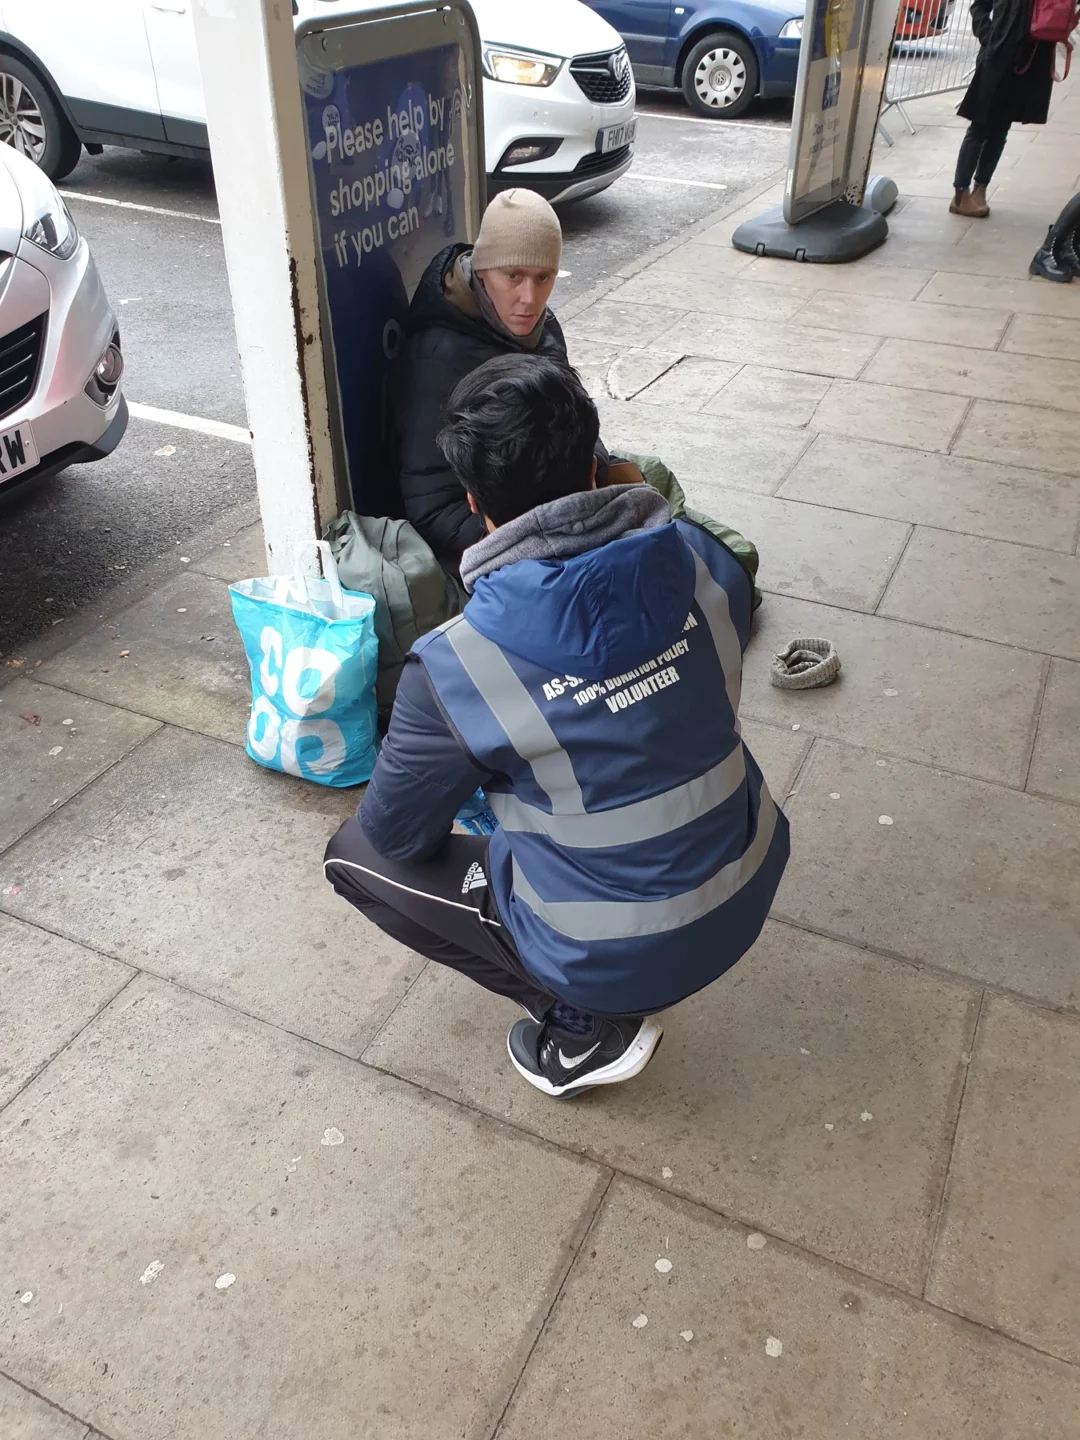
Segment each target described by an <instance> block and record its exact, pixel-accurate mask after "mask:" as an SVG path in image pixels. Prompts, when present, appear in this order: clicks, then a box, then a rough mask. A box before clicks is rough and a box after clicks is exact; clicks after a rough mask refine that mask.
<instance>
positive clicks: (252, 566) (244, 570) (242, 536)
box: [191, 524, 269, 585]
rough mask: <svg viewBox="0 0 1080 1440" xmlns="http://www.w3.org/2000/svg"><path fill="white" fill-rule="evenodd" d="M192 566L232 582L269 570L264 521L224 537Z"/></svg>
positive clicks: (204, 573) (193, 562)
mask: <svg viewBox="0 0 1080 1440" xmlns="http://www.w3.org/2000/svg"><path fill="white" fill-rule="evenodd" d="M191 568H192V569H193V570H198V571H199V572H200V573H201V574H203V575H213V576H215V577H216V578H217V579H218V580H224V581H225V582H226V583H227V584H229V585H231V584H232V583H233V581H234V580H247V579H248V578H249V577H250V576H252V575H266V574H268V573H269V572H268V570H267V561H266V541H265V540H264V538H263V527H262V525H261V524H259V525H249V526H248V527H247V528H246V529H244V530H240V531H239V532H238V533H237V534H236V535H234V536H233V537H232V538H231V539H230V540H223V541H222V543H221V544H220V545H215V546H214V548H213V550H211V551H209V552H208V553H207V554H206V555H201V556H199V558H198V559H196V560H193V561H192V562H191Z"/></svg>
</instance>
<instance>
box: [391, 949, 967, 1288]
mask: <svg viewBox="0 0 1080 1440" xmlns="http://www.w3.org/2000/svg"><path fill="white" fill-rule="evenodd" d="M977 1001H978V992H977V991H975V990H972V989H970V988H968V987H964V986H958V985H956V984H953V983H951V982H948V981H943V980H941V979H939V978H937V977H933V976H930V975H926V974H922V973H920V972H919V971H917V970H914V969H913V968H911V967H910V966H905V965H900V964H898V963H896V962H895V961H894V962H888V961H882V960H881V959H880V958H879V957H877V956H867V955H866V954H864V953H863V952H861V951H858V950H853V949H851V948H850V947H848V946H846V945H838V944H836V943H835V942H834V941H831V940H824V939H822V938H820V937H818V936H815V935H809V934H807V933H805V932H804V931H800V930H795V929H792V928H790V927H788V926H782V925H769V926H767V927H766V931H765V933H764V935H763V936H762V938H761V940H760V941H759V942H758V944H757V946H756V947H755V948H754V949H753V950H752V951H751V952H750V953H749V954H748V955H747V956H745V957H744V958H743V959H742V961H740V963H739V964H738V965H737V966H736V967H735V968H734V970H732V971H730V972H729V973H728V974H727V975H725V976H724V977H723V978H722V979H720V980H719V981H717V983H716V984H715V985H712V986H710V987H708V989H706V990H704V991H702V992H701V993H700V994H698V995H696V996H694V997H693V998H692V999H690V1000H688V1001H685V1002H684V1003H683V1004H681V1005H678V1006H676V1007H675V1008H674V1009H673V1010H670V1011H668V1012H667V1013H666V1015H665V1017H664V1022H663V1023H664V1028H665V1035H664V1043H663V1045H662V1046H661V1048H660V1050H659V1052H658V1053H657V1056H656V1059H655V1060H654V1061H653V1062H652V1064H651V1065H650V1066H649V1068H648V1070H647V1071H646V1072H645V1073H644V1074H643V1075H642V1076H641V1077H640V1078H639V1079H638V1080H636V1081H634V1082H633V1084H628V1085H626V1086H619V1087H617V1088H613V1089H611V1090H608V1091H605V1090H597V1091H594V1092H593V1093H592V1094H591V1095H589V1096H587V1097H582V1099H581V1101H580V1103H578V1102H575V1103H574V1104H572V1105H571V1104H566V1105H551V1104H548V1105H545V1104H544V1103H543V1100H544V1097H543V1096H540V1095H538V1094H537V1093H536V1092H535V1091H534V1090H532V1089H531V1087H529V1086H527V1085H525V1084H524V1083H523V1082H522V1081H521V1080H520V1079H519V1078H518V1077H517V1075H516V1074H515V1073H514V1072H513V1071H512V1070H511V1069H510V1067H509V1064H508V1062H507V1058H506V1044H505V1036H506V1030H507V1027H508V1024H512V1023H513V1021H514V1019H515V1018H516V1017H515V1015H514V1013H513V1007H512V1006H510V1005H509V1003H508V1002H506V1001H503V1000H497V999H496V998H495V997H488V996H487V994H486V992H481V991H478V990H477V989H476V987H475V986H473V985H470V983H469V982H468V981H467V980H464V979H462V978H461V977H460V976H458V975H457V974H456V973H454V972H451V971H448V970H446V969H444V968H443V967H440V966H437V965H432V966H429V967H428V969H427V970H426V971H425V972H424V974H423V975H422V976H421V978H420V979H419V980H418V981H417V983H416V985H415V986H414V987H413V989H412V990H411V991H410V992H409V995H408V998H407V999H406V1000H405V1001H404V1003H403V1004H402V1005H401V1006H400V1007H399V1009H398V1010H397V1011H396V1012H395V1013H394V1015H393V1017H392V1018H391V1020H390V1022H389V1024H388V1025H387V1026H386V1027H385V1029H383V1030H382V1031H381V1032H380V1034H379V1036H378V1038H377V1039H376V1040H375V1042H374V1043H373V1044H372V1045H371V1046H370V1047H369V1048H368V1050H367V1051H366V1052H365V1056H364V1058H365V1060H367V1061H369V1062H371V1063H374V1064H377V1065H379V1066H382V1067H385V1068H386V1069H389V1070H392V1071H393V1072H394V1073H395V1074H398V1075H402V1076H405V1077H406V1078H408V1079H411V1080H414V1081H416V1082H417V1083H419V1084H421V1085H425V1086H429V1087H430V1088H432V1089H435V1090H438V1091H440V1092H442V1093H443V1094H445V1095H448V1096H450V1097H452V1098H454V1099H458V1100H462V1101H463V1102H464V1103H466V1104H469V1105H475V1106H479V1108H481V1109H482V1110H485V1111H487V1112H489V1113H491V1114H494V1115H498V1116H506V1117H507V1118H508V1119H510V1120H512V1121H513V1123H514V1124H517V1125H521V1126H524V1127H525V1128H526V1129H528V1130H531V1131H533V1132H534V1133H535V1134H538V1135H542V1136H543V1137H544V1138H545V1139H547V1140H551V1141H553V1142H555V1143H556V1144H558V1145H562V1146H565V1147H568V1148H570V1149H573V1150H578V1149H581V1150H584V1151H586V1152H587V1153H588V1154H590V1155H592V1156H594V1157H595V1158H597V1159H599V1160H602V1161H604V1162H605V1163H606V1164H608V1165H611V1166H614V1167H616V1168H618V1169H620V1170H624V1171H629V1172H630V1173H632V1174H635V1175H637V1176H639V1177H640V1178H641V1179H643V1180H649V1181H651V1182H653V1183H654V1184H658V1185H662V1186H665V1187H667V1188H670V1189H672V1190H674V1191H677V1192H678V1193H679V1194H681V1195H684V1196H686V1197H688V1198H690V1199H693V1200H697V1201H701V1202H703V1203H705V1204H707V1205H709V1206H711V1207H714V1208H716V1209H719V1210H721V1211H723V1212H725V1213H726V1214H734V1215H737V1216H739V1217H740V1218H742V1219H745V1220H747V1221H749V1222H752V1223H754V1224H756V1225H759V1226H761V1227H762V1228H763V1229H766V1230H770V1231H772V1232H774V1233H777V1234H781V1235H783V1236H785V1237H786V1238H788V1239H790V1240H795V1241H798V1242H799V1243H800V1244H803V1245H805V1246H807V1247H808V1248H809V1249H811V1250H814V1251H816V1252H817V1253H819V1254H822V1255H827V1256H828V1257H829V1258H831V1259H833V1260H837V1261H839V1262H841V1263H842V1264H845V1265H850V1266H852V1267H853V1268H855V1269H856V1270H859V1271H861V1272H862V1273H864V1274H870V1275H875V1276H877V1277H878V1278H880V1279H883V1280H887V1281H889V1282H891V1283H892V1284H895V1285H898V1286H901V1287H902V1288H905V1289H907V1290H910V1291H913V1292H916V1291H920V1290H921V1289H922V1284H923V1279H924V1277H925V1272H926V1266H927V1263H928V1260H929V1250H930V1240H931V1235H932V1229H933V1221H934V1217H935V1215H936V1212H937V1207H938V1204H939V1201H940V1197H941V1191H942V1187H943V1186H944V1183H945V1171H946V1167H947V1164H948V1156H949V1145H950V1141H951V1138H952V1132H953V1126H954V1124H955V1117H956V1112H957V1108H958V1106H959V1103H960V1090H961V1084H962V1078H963V1070H964V1065H963V1062H962V1060H961V1055H962V1054H963V1053H964V1051H965V1050H967V1048H968V1047H969V1045H970V1041H971V1037H972V1034H973V1033H974V1026H975V1010H976V1005H977ZM863 1116H866V1117H867V1118H866V1119H863V1118H862V1117H863ZM666 1171H670V1172H671V1173H670V1176H667V1175H666V1174H665V1172H666Z"/></svg>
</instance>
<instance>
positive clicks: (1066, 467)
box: [952, 286, 1080, 475]
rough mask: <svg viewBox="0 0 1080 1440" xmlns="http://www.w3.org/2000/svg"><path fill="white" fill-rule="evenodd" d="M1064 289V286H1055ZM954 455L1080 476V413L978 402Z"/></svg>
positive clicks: (963, 428) (969, 416)
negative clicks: (1079, 414)
mask: <svg viewBox="0 0 1080 1440" xmlns="http://www.w3.org/2000/svg"><path fill="white" fill-rule="evenodd" d="M1054 288H1055V289H1060V288H1061V287H1060V286H1055V287H1054ZM952 448H953V453H954V454H955V455H971V456H974V458H975V459H977V460H997V461H1000V462H1001V464H1003V465H1027V466H1030V467H1031V468H1032V469H1035V470H1051V471H1054V472H1056V473H1058V474H1061V475H1080V416H1078V415H1074V414H1072V413H1070V412H1069V411H1065V410H1038V409H1036V408H1035V407H1034V406H1033V405H1006V404H1004V403H1003V402H1001V401H994V402H991V401H989V400H976V401H975V403H974V404H973V405H972V407H971V409H970V411H969V412H968V415H967V418H966V419H965V421H964V423H963V425H962V426H961V427H960V430H959V431H958V433H957V437H956V441H955V443H954V445H953V447H952Z"/></svg>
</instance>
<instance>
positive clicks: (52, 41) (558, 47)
mask: <svg viewBox="0 0 1080 1440" xmlns="http://www.w3.org/2000/svg"><path fill="white" fill-rule="evenodd" d="M328 3H330V4H333V3H336V0H297V3H296V4H295V5H294V12H295V13H296V15H297V19H298V20H303V19H307V18H310V17H311V16H314V15H318V14H319V13H325V10H326V8H327V4H328ZM341 3H342V4H343V5H348V7H349V8H350V9H378V8H380V7H381V4H382V0H359V3H356V0H352V3H350V0H341ZM473 10H474V12H475V14H476V19H477V22H478V25H479V29H480V34H481V37H482V40H483V50H484V72H485V73H484V121H485V123H484V130H485V149H486V151H487V165H488V171H489V179H488V189H489V191H492V192H494V191H495V190H499V189H505V188H506V187H507V186H510V185H526V186H528V187H529V188H530V189H533V190H538V191H539V192H540V194H542V195H544V196H546V197H547V198H548V199H549V200H553V201H559V200H573V199H579V198H581V197H582V196H585V195H593V194H595V193H596V192H597V191H599V190H603V189H606V187H607V186H608V185H610V184H612V182H613V181H615V180H617V179H618V178H619V176H620V175H623V174H625V173H626V171H627V170H628V169H629V168H630V165H631V163H632V161H633V142H634V132H635V128H636V122H635V120H634V104H635V99H636V96H635V91H634V76H633V72H632V70H631V67H630V61H629V59H628V57H627V53H626V47H625V45H624V44H623V41H622V39H621V37H620V36H619V34H618V32H617V31H615V30H613V29H612V27H611V26H610V25H609V24H608V23H607V21H606V20H603V19H601V17H600V16H599V15H597V14H596V12H595V11H593V10H590V9H589V8H588V7H587V6H586V5H583V4H580V3H579V0H473ZM205 117H206V112H205V109H204V105H203V94H202V82H201V79H200V76H199V62H198V56H197V53H196V49H195V33H194V26H193V23H192V18H191V4H190V0H0V140H3V141H7V143H8V144H11V145H14V146H15V147H16V148H17V149H19V150H20V151H21V152H22V153H23V154H24V155H27V156H29V157H30V158H31V159H32V160H34V161H35V163H36V164H38V165H40V166H41V168H42V169H43V170H44V171H45V172H46V174H48V175H50V176H52V178H53V179H54V180H57V179H62V178H63V176H65V175H67V174H68V173H69V172H70V171H71V170H72V169H74V167H75V165H76V163H77V162H78V159H79V155H80V154H81V151H82V147H83V146H84V145H85V146H86V147H87V149H88V150H90V151H91V152H94V151H97V150H100V147H101V146H102V145H126V146H131V147H134V148H136V149H139V150H150V151H160V152H162V153H164V154H171V155H188V156H198V157H205V156H206V155H207V154H208V141H207V134H206V118H205Z"/></svg>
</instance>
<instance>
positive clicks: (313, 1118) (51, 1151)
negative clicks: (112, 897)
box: [0, 977, 606, 1440]
mask: <svg viewBox="0 0 1080 1440" xmlns="http://www.w3.org/2000/svg"><path fill="white" fill-rule="evenodd" d="M0 1154H2V1161H0V1213H3V1214H4V1216H5V1221H4V1225H3V1230H2V1236H0V1254H2V1260H0V1264H2V1266H3V1269H4V1271H5V1273H7V1274H9V1275H11V1276H13V1277H18V1278H17V1279H15V1280H14V1281H13V1284H17V1285H19V1286H23V1287H25V1288H26V1289H32V1290H33V1291H34V1293H35V1297H36V1298H35V1304H33V1305H30V1306H26V1307H23V1306H20V1305H19V1304H18V1301H17V1300H9V1301H8V1302H6V1303H7V1305H8V1313H7V1315H6V1320H7V1324H6V1327H5V1329H6V1334H5V1366H6V1368H7V1369H8V1370H9V1372H10V1373H11V1374H12V1375H13V1376H14V1377H15V1378H17V1379H18V1380H20V1381H22V1382H23V1383H25V1384H27V1385H29V1386H32V1387H33V1388H35V1389H37V1390H39V1391H41V1392H42V1393H45V1394H48V1395H49V1397H50V1398H51V1399H52V1400H54V1401H56V1402H57V1403H58V1404H60V1405H62V1406H63V1407H64V1408H65V1409H67V1410H71V1411H73V1412H75V1413H77V1414H79V1415H85V1416H86V1418H87V1420H88V1421H89V1422H90V1423H91V1424H92V1425H93V1426H95V1427H97V1428H99V1429H100V1430H102V1431H103V1432H105V1433H106V1434H108V1435H110V1436H113V1437H115V1440H173V1437H175V1436H177V1435H184V1436H197V1435H200V1436H213V1437H214V1440H251V1437H253V1436H256V1435H259V1436H261V1435H281V1436H301V1435H302V1436H304V1437H305V1440H351V1437H354V1436H356V1435H360V1434H378V1435H379V1436H384V1437H387V1440H413V1437H416V1436H421V1435H423V1436H432V1437H435V1440H450V1437H457V1436H463V1435H469V1436H474V1435H475V1436H479V1435H488V1434H490V1432H491V1428H492V1427H493V1425H494V1423H495V1421H496V1419H497V1418H498V1415H499V1412H500V1409H501V1407H502V1405H503V1404H504V1403H505V1400H506V1397H507V1395H508V1393H509V1390H510V1387H511V1385H512V1384H513V1380H514V1378H515V1377H516V1375H517V1373H518V1371H519V1369H520V1367H521V1365H522V1363H523V1361H524V1359H525V1356H526V1354H527V1353H528V1349H529V1347H530V1345H531V1344H532V1341H533V1338H534V1336H535V1334H536V1332H537V1330H538V1329H539V1325H540V1323H541V1321H542V1318H543V1316H544V1314H545V1313H546V1309H547V1306H548V1305H549V1304H550V1301H551V1299H552V1298H553V1296H554V1293H555V1288H556V1287H557V1285H558V1283H559V1280H560V1279H561V1277H562V1274H563V1271H564V1270H565V1268H566V1266H567V1264H568V1263H569V1260H570V1257H571V1255H572V1254H573V1246H574V1244H575V1242H576V1240H577V1239H578V1238H579V1236H580V1233H581V1231H582V1229H583V1228H584V1224H585V1223H587V1220H588V1218H589V1216H590V1215H591V1213H592V1210H593V1208H594V1206H595V1204H596V1201H597V1200H598V1199H599V1193H600V1189H601V1188H602V1184H603V1181H604V1180H605V1178H606V1177H605V1176H604V1175H603V1173H602V1172H598V1171H597V1169H596V1167H594V1166H592V1165H590V1164H588V1163H587V1162H585V1161H583V1160H580V1159H577V1158H575V1157H573V1156H569V1155H563V1154H558V1153H556V1152H553V1151H551V1150H550V1149H548V1148H546V1147H543V1146H541V1145H539V1144H537V1143H536V1142H535V1141H531V1140H529V1139H528V1138H526V1137H524V1136H522V1135H521V1134H518V1133H515V1132H513V1131H510V1130H508V1129H506V1128H504V1127H501V1126H498V1125H496V1124H493V1123H491V1122H489V1121H485V1120H482V1119H480V1118H478V1117H476V1116H471V1115H466V1114H463V1113H462V1112H461V1111H459V1110H457V1109H456V1108H454V1107H451V1106H449V1105H447V1104H446V1103H445V1102H443V1101H439V1100H435V1099H432V1098H431V1097H428V1096H424V1095H420V1094H417V1093H416V1092H415V1091H412V1090H410V1089H408V1088H407V1087H405V1086H403V1085H401V1084H400V1083H399V1082H397V1081H392V1080H388V1079H386V1078H382V1077H378V1078H377V1077H374V1076H372V1075H371V1074H370V1073H366V1072H365V1071H364V1069H363V1068H362V1067H359V1066H357V1065H356V1064H354V1063H353V1062H351V1061H347V1060H345V1059H343V1058H342V1057H340V1056H337V1055H332V1054H330V1053H328V1052H326V1051H325V1050H322V1049H320V1048H319V1047H317V1046H313V1045H310V1044H308V1043H306V1042H305V1041H302V1040H299V1039H297V1038H295V1037H293V1036H288V1035H283V1034H281V1033H280V1032H279V1031H276V1030H272V1029H270V1028H268V1027H267V1026H264V1025H260V1024H259V1023H258V1022H256V1021H253V1020H250V1019H248V1018H247V1017H245V1016H242V1015H238V1014H237V1013H236V1012H235V1011H231V1010H228V1009H225V1008H224V1007H221V1006H216V1005H213V1004H212V1003H210V1002H209V1001H206V1000H203V999H201V998H199V997H197V996H193V995H190V994H187V993H184V992H182V991H178V990H177V989H176V988H175V987H172V986H169V985H166V984H164V983H162V982H160V981H155V980H152V979H150V978H149V977H142V978H140V979H139V980H137V981H136V982H135V983H134V984H133V985H132V986H131V987H130V989H129V990H128V991H127V992H125V994H124V995H123V996H122V997H120V999H119V1000H118V1001H117V1002H116V1003H115V1004H114V1005H113V1006H112V1007H111V1009H110V1010H109V1011H108V1012H107V1014H106V1015H104V1016H103V1017H102V1018H101V1020H99V1021H98V1022H96V1023H95V1025H94V1026H93V1027H92V1029H91V1030H88V1031H87V1032H85V1033H84V1035H83V1036H81V1037H80V1039H79V1041H78V1042H77V1043H76V1044H75V1045H74V1046H72V1047H70V1048H69V1049H68V1050H67V1051H66V1052H65V1054H64V1055H63V1057H61V1059H60V1060H58V1061H57V1062H56V1063H55V1064H54V1065H53V1066H52V1067H50V1069H49V1070H48V1071H47V1072H46V1073H45V1074H44V1075H43V1076H41V1077H40V1078H39V1079H38V1080H37V1081H36V1082H35V1084H34V1085H33V1086H32V1087H31V1088H30V1089H29V1090H27V1091H25V1092H24V1093H23V1095H22V1096H20V1097H19V1099H18V1100H17V1101H16V1102H15V1103H14V1104H13V1105H12V1106H10V1107H9V1108H8V1110H7V1111H6V1112H5V1115H4V1117H3V1121H2V1122H0ZM155 1272H156V1273H155ZM227 1276H234V1277H235V1282H229V1281H226V1279H225V1277H227ZM10 1288H11V1287H9V1289H10ZM61 1304H62V1305H63V1307H64V1308H63V1315H62V1316H61V1315H59V1314H58V1307H59V1306H60V1305H61ZM13 1311H22V1313H21V1314H13V1313H12V1312H13ZM283 1357H284V1358H285V1362H286V1363H283Z"/></svg>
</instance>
